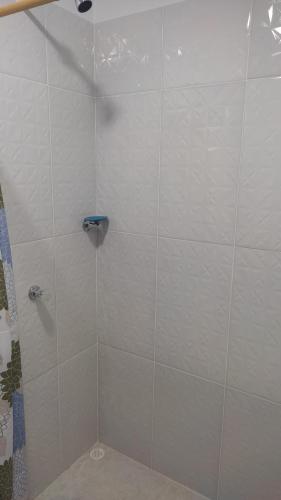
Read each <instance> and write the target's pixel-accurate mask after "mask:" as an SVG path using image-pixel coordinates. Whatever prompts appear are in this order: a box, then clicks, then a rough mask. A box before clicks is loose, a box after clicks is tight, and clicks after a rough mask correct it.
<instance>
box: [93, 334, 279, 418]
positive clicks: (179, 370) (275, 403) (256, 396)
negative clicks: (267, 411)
mask: <svg viewBox="0 0 281 500" xmlns="http://www.w3.org/2000/svg"><path fill="white" fill-rule="evenodd" d="M103 347H105V348H106V349H107V348H109V349H111V350H113V351H117V352H120V353H123V354H127V355H128V356H132V357H135V358H138V359H141V360H143V361H146V362H150V363H151V364H153V363H154V361H153V359H152V358H147V357H145V356H142V355H139V354H136V353H134V352H131V351H128V350H126V349H123V348H120V347H116V346H112V345H110V344H105V343H104V342H100V349H102V348H103ZM155 366H156V368H157V367H158V366H160V367H163V368H167V369H169V370H171V371H175V372H177V373H181V374H182V375H185V376H187V377H191V378H194V379H196V380H199V381H201V382H203V383H206V384H211V385H214V386H216V387H220V388H221V389H222V390H224V388H226V391H233V392H237V393H239V394H244V395H245V396H247V397H248V398H250V399H251V398H252V399H257V400H259V401H263V402H264V403H268V404H270V405H271V406H274V407H278V408H279V407H281V402H280V403H279V402H278V401H273V400H271V399H268V398H265V397H263V396H260V395H259V394H256V393H253V392H247V391H244V390H242V389H239V388H238V387H235V386H232V385H228V384H227V385H226V386H225V385H224V384H223V383H220V382H216V381H215V380H212V379H209V378H206V377H201V376H200V375H196V374H194V373H192V372H189V371H187V370H184V369H182V368H176V367H175V366H172V365H168V364H166V363H162V362H158V361H156V363H155Z"/></svg>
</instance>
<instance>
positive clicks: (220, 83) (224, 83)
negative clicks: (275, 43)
mask: <svg viewBox="0 0 281 500" xmlns="http://www.w3.org/2000/svg"><path fill="white" fill-rule="evenodd" d="M280 78H281V73H280V75H264V76H257V77H249V78H247V79H246V78H241V80H226V81H217V82H206V83H197V84H191V85H186V84H185V85H177V86H171V87H157V88H153V89H144V90H133V91H131V92H120V93H118V94H104V95H95V96H90V95H89V97H93V99H95V100H96V101H99V100H103V99H115V98H121V97H125V96H137V95H146V94H152V93H156V92H160V91H161V92H163V93H166V92H171V91H176V90H192V89H200V88H202V89H205V88H214V87H231V86H234V85H237V86H238V85H242V84H246V85H247V83H248V82H249V81H259V80H273V79H280ZM55 88H58V90H66V89H61V88H60V87H55ZM69 92H75V91H71V90H69ZM83 95H88V94H83Z"/></svg>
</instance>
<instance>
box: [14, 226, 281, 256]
mask: <svg viewBox="0 0 281 500" xmlns="http://www.w3.org/2000/svg"><path fill="white" fill-rule="evenodd" d="M82 232H83V230H81V231H80V230H79V231H78V230H77V231H72V232H69V233H61V234H55V235H53V236H44V237H42V238H36V239H32V240H26V241H19V242H17V243H12V244H11V247H12V249H13V248H16V247H19V246H21V245H29V244H31V243H37V242H44V241H46V242H47V241H50V240H58V239H62V238H67V237H69V236H74V235H78V234H80V233H82ZM110 233H112V234H120V235H127V236H136V237H142V236H143V237H145V238H153V239H155V240H156V234H150V233H132V232H127V231H118V230H114V229H110V230H109V231H108V234H110ZM159 240H174V241H182V242H184V241H185V242H187V243H199V244H206V245H214V246H220V247H228V248H233V247H234V245H233V244H231V243H218V242H216V241H207V240H199V239H198V240H194V239H190V238H179V237H175V236H166V235H165V236H162V235H161V234H160V235H159ZM235 247H236V250H237V249H244V250H253V251H254V252H269V253H271V254H276V255H279V254H281V248H280V250H278V249H272V248H265V247H258V246H254V245H252V246H251V245H241V244H238V243H236V245H235Z"/></svg>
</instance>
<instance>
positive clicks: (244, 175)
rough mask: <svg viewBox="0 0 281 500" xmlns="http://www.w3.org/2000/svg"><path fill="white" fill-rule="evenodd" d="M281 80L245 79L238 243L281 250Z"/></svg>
mask: <svg viewBox="0 0 281 500" xmlns="http://www.w3.org/2000/svg"><path fill="white" fill-rule="evenodd" d="M280 112H281V80H280V79H279V78H266V79H263V80H253V81H248V83H247V93H246V104H245V131H244V144H243V154H242V166H241V179H240V184H241V185H240V196H239V213H238V234H237V241H238V244H241V245H244V246H250V247H254V248H266V249H271V250H281V233H280V220H281V197H280V185H281V170H280V168H279V164H280V155H281V143H280V134H281V124H280Z"/></svg>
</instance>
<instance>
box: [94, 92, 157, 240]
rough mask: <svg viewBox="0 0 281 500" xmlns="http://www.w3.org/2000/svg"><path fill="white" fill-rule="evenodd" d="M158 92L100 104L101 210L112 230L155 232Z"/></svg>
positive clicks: (98, 194)
mask: <svg viewBox="0 0 281 500" xmlns="http://www.w3.org/2000/svg"><path fill="white" fill-rule="evenodd" d="M160 113H161V112H160V93H158V92H152V93H148V94H140V95H126V96H121V97H116V98H105V99H99V100H98V102H97V140H96V142H97V209H98V211H99V212H100V213H106V214H107V215H108V216H109V219H110V229H112V230H116V231H126V232H133V233H146V234H155V233H156V216H157V190H158V186H157V183H158V170H159V143H160Z"/></svg>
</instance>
